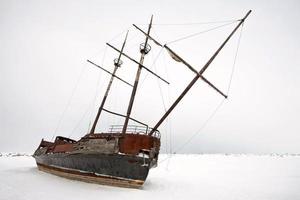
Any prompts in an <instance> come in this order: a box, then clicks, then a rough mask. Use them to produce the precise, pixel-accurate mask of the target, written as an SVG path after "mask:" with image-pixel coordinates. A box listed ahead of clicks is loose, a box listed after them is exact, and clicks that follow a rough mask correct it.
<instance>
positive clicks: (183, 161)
mask: <svg viewBox="0 0 300 200" xmlns="http://www.w3.org/2000/svg"><path fill="white" fill-rule="evenodd" d="M12 155H13V154H11V155H9V156H7V155H2V156H1V157H0V200H19V199H28V200H34V199H42V200H48V199H49V200H50V199H51V200H53V199H64V200H67V199H72V200H76V199H85V200H90V199H98V200H99V199H114V200H115V199H122V200H127V199H130V200H134V199H143V200H144V199H152V200H153V199H164V200H165V199H184V200H187V199H218V200H220V199H222V200H223V199H243V200H247V199H255V200H260V199H262V200H265V199H272V200H274V199H275V200H276V199H282V200H286V199H293V200H296V199H300V156H299V155H283V156H280V155H260V156H259V155H218V154H215V155H206V154H204V155H174V156H172V157H171V159H168V160H165V161H164V162H162V163H161V164H160V165H159V167H158V168H155V169H152V170H151V171H150V174H149V176H148V178H147V181H146V183H145V184H144V186H143V188H141V189H126V188H117V187H110V186H102V185H96V184H89V183H83V182H79V181H72V180H68V179H64V178H60V177H57V176H54V175H50V174H47V173H44V172H40V171H38V170H37V168H36V165H35V162H34V159H33V158H32V157H30V156H26V155H23V156H20V155H19V156H12ZM165 158H166V156H165V155H164V156H161V160H163V159H165Z"/></svg>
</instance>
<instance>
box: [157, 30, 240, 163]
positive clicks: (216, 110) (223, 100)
mask: <svg viewBox="0 0 300 200" xmlns="http://www.w3.org/2000/svg"><path fill="white" fill-rule="evenodd" d="M243 25H244V24H242V27H241V31H240V34H239V37H238V42H237V47H236V51H235V55H234V61H233V66H232V70H231V74H230V79H229V84H228V89H227V95H228V94H229V91H230V86H231V83H232V78H233V74H234V70H235V66H236V60H237V56H238V50H239V47H240V42H241V37H242V32H243ZM224 102H225V98H224V99H222V101H221V102H220V103H219V104H218V106H217V107H216V108H215V110H214V111H213V112H212V114H211V115H210V116H209V117H208V119H207V120H206V121H205V122H204V123H203V125H202V126H201V127H200V129H198V131H196V132H195V133H194V134H193V135H192V136H191V137H190V138H189V139H188V140H186V142H185V143H183V144H182V145H181V146H179V147H178V148H177V149H176V150H175V151H173V152H172V151H171V154H169V155H167V157H166V158H165V159H163V160H162V161H160V164H161V163H163V162H164V161H166V160H169V159H170V158H171V157H172V155H173V154H176V153H177V152H178V151H180V150H182V149H183V148H184V147H185V146H186V145H188V144H189V143H190V142H191V141H192V139H193V138H195V137H196V136H197V135H198V134H199V133H200V132H201V131H202V130H203V129H204V128H205V127H206V125H207V124H208V122H209V121H210V120H211V119H212V118H213V117H214V116H215V115H216V113H217V112H218V110H219V109H220V108H221V106H222V105H223V103H224Z"/></svg>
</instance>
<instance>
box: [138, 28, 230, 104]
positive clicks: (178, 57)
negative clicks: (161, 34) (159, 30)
mask: <svg viewBox="0 0 300 200" xmlns="http://www.w3.org/2000/svg"><path fill="white" fill-rule="evenodd" d="M133 26H134V27H135V28H136V29H137V30H139V31H140V32H142V33H143V34H144V35H145V36H146V37H149V39H151V40H152V41H153V42H154V43H155V44H157V45H158V46H160V47H163V48H166V49H167V50H168V51H169V52H170V53H171V54H172V55H173V56H174V57H175V58H176V59H177V61H180V62H182V63H183V64H184V65H186V66H187V67H188V68H189V69H190V70H191V71H193V72H194V73H196V74H198V71H197V70H196V69H195V68H193V67H192V66H191V65H190V64H189V63H187V62H186V61H185V60H184V59H182V58H181V57H180V56H179V55H178V54H176V53H175V52H174V51H173V50H172V49H170V47H168V46H167V45H162V44H161V43H159V42H158V41H157V40H155V39H154V38H153V37H151V36H150V35H148V34H147V33H146V32H144V31H143V30H142V29H140V28H139V27H138V26H136V25H135V24H133ZM200 78H201V79H202V80H203V81H204V82H206V83H207V84H208V85H209V86H211V87H212V88H213V89H215V90H216V91H217V92H218V93H220V94H221V95H222V96H223V97H225V98H227V95H225V94H224V93H223V92H222V91H221V90H219V89H218V88H217V87H216V86H214V85H213V84H212V83H211V82H209V81H208V80H207V79H206V78H205V77H204V76H202V75H200Z"/></svg>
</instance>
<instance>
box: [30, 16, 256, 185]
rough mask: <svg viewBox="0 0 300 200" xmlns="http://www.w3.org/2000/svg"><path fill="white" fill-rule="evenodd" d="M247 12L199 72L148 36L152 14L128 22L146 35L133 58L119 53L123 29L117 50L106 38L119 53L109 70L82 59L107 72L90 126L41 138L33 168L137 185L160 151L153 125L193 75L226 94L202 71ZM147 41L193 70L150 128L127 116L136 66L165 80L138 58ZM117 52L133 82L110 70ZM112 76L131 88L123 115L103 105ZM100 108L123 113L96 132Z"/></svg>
mask: <svg viewBox="0 0 300 200" xmlns="http://www.w3.org/2000/svg"><path fill="white" fill-rule="evenodd" d="M250 13H251V10H250V11H249V12H248V13H247V14H246V15H245V17H244V18H242V19H240V20H238V21H239V23H238V24H237V26H236V27H235V28H234V29H233V31H232V32H231V33H230V35H229V36H228V37H227V39H226V40H225V41H224V42H223V43H222V44H221V46H220V47H219V48H218V49H217V50H216V52H215V53H214V54H213V55H212V57H211V58H210V59H209V60H208V61H207V63H206V64H205V65H204V66H203V68H202V69H201V70H200V71H197V70H195V69H194V68H193V67H192V66H191V65H190V64H188V63H187V62H186V61H185V60H184V59H183V58H181V57H180V56H179V55H178V54H177V53H175V52H174V51H173V50H172V49H171V48H170V47H169V46H167V45H162V44H161V43H160V42H158V41H157V40H155V39H154V38H153V37H152V36H150V31H151V27H152V17H151V21H150V23H149V26H148V30H147V32H144V31H143V30H142V29H140V28H139V27H137V26H136V25H134V27H135V28H136V29H138V30H139V31H140V32H141V33H143V34H144V35H145V37H146V38H145V42H144V43H143V44H141V46H140V53H141V57H140V61H139V62H138V61H136V60H134V59H133V58H131V57H130V56H128V55H127V54H125V53H124V52H123V51H124V46H125V44H126V40H127V34H128V32H127V34H126V37H125V40H124V42H123V45H122V48H121V50H118V49H117V48H115V47H114V46H112V45H110V44H108V43H107V45H108V46H109V47H111V48H112V49H114V50H115V51H117V52H118V53H119V56H118V58H116V59H115V60H114V70H113V72H112V73H111V72H108V71H106V70H105V69H103V68H102V67H101V66H99V65H97V64H95V63H93V62H92V61H89V60H88V62H90V63H91V64H93V65H95V66H97V67H99V68H101V69H103V70H105V71H106V72H107V73H109V74H110V75H111V78H110V81H109V83H108V86H107V89H106V92H105V95H104V97H103V99H102V102H101V104H100V107H99V110H98V113H97V115H96V117H95V120H94V123H93V126H92V128H91V130H90V131H89V133H88V134H86V135H84V136H83V137H82V138H81V139H79V140H78V141H75V140H73V139H70V138H66V137H62V136H57V137H56V139H55V141H54V142H49V141H45V140H43V139H42V141H41V143H40V145H39V146H38V148H37V150H36V151H35V153H34V155H33V156H34V158H35V160H36V163H37V166H38V168H39V169H40V170H42V171H45V172H49V173H52V174H55V175H59V176H63V177H66V178H70V179H75V180H81V181H86V182H93V183H100V184H107V185H114V186H122V187H134V188H139V187H141V186H142V185H143V183H144V182H145V180H146V178H147V175H148V172H149V170H150V169H151V168H153V167H156V166H157V162H158V155H159V151H160V132H159V131H158V128H159V127H160V125H161V124H162V123H163V122H164V120H165V119H166V118H167V117H168V115H169V114H170V113H171V112H172V110H173V109H174V108H175V107H176V106H177V104H178V103H179V102H180V100H181V99H182V98H183V97H184V96H185V94H186V93H187V92H188V91H189V90H190V89H191V87H192V86H193V85H194V83H195V82H196V81H197V80H199V79H202V80H203V81H204V82H206V83H207V84H208V85H209V86H211V87H212V88H213V89H215V90H216V91H217V92H218V93H220V94H221V95H223V96H224V97H225V98H227V96H226V95H225V94H224V93H222V92H221V91H220V90H219V89H217V88H216V87H215V86H214V85H213V84H212V83H210V82H209V81H208V80H207V79H206V78H205V77H204V76H203V75H202V74H203V73H204V71H205V70H206V69H207V68H208V66H209V65H210V64H211V62H212V61H213V60H214V58H215V57H216V56H217V55H218V53H219V52H220V51H221V50H222V48H223V47H224V46H225V44H226V43H227V42H228V40H229V39H230V38H231V37H232V35H233V34H234V33H235V32H236V30H237V29H238V28H239V27H240V26H241V25H242V24H243V23H244V20H245V19H246V18H247V17H248V15H249V14H250ZM149 41H152V42H154V43H155V44H156V45H158V46H161V47H162V48H165V49H166V50H167V51H168V52H169V53H170V54H171V56H172V58H174V59H175V60H176V61H179V62H182V63H183V64H184V65H186V66H187V67H188V68H189V69H190V70H192V71H193V72H194V73H195V77H194V78H193V79H192V80H191V82H190V83H189V84H188V86H187V87H186V88H185V89H184V90H183V92H182V93H181V94H180V95H179V97H178V98H177V99H176V100H175V102H174V103H173V104H172V105H171V106H170V108H169V109H168V110H167V111H166V112H165V114H164V115H163V116H162V117H161V119H160V120H159V121H158V122H157V123H156V125H155V126H154V127H153V128H150V127H149V126H148V125H147V124H145V123H142V122H140V121H138V120H136V119H133V118H132V117H131V110H132V107H133V104H134V99H135V95H136V91H137V87H138V83H139V78H140V74H141V71H142V69H145V70H146V71H148V72H149V73H151V74H153V75H154V76H156V77H157V78H159V79H160V80H162V81H164V82H166V83H168V82H167V81H166V80H165V79H163V78H162V77H160V76H159V75H157V74H156V73H154V72H153V71H151V70H150V69H148V68H147V67H145V66H144V65H143V62H144V58H145V56H146V55H147V53H148V52H149V51H150V49H151V47H150V45H149ZM122 56H124V57H126V58H128V59H129V60H131V61H133V62H134V63H136V64H137V65H138V69H137V72H136V77H135V81H134V84H133V85H132V84H130V83H129V82H127V81H125V80H123V79H121V78H120V77H118V76H117V75H116V71H117V70H118V68H119V67H120V66H121V65H122V60H121V57H122ZM114 78H117V79H119V80H120V81H122V82H123V83H125V84H127V85H129V86H131V87H132V93H131V97H130V101H129V105H128V108H127V113H126V115H122V114H118V113H115V112H112V111H109V110H107V109H105V108H104V105H105V102H106V99H107V97H108V95H109V91H110V88H111V86H112V83H113V80H114ZM102 111H105V112H108V113H111V114H114V115H117V116H121V117H124V118H125V122H124V124H123V125H120V126H116V125H114V126H112V127H111V129H110V131H108V132H102V133H96V132H95V130H96V125H97V122H98V119H99V117H100V114H101V112H102ZM130 120H132V121H134V122H137V123H139V124H141V126H131V125H129V121H130Z"/></svg>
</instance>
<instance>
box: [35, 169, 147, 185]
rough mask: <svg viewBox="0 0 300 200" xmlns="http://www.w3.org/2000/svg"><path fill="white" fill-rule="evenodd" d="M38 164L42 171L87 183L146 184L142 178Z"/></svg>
mask: <svg viewBox="0 0 300 200" xmlns="http://www.w3.org/2000/svg"><path fill="white" fill-rule="evenodd" d="M37 166H38V169H39V170H41V171H44V172H47V173H50V174H54V175H56V176H60V177H64V178H68V179H71V180H77V181H84V182H87V183H96V184H101V185H110V186H117V187H126V188H140V187H141V186H142V185H143V184H144V181H142V180H130V179H119V178H116V177H108V176H101V175H95V174H94V173H86V172H80V171H76V170H70V169H62V168H57V167H51V166H47V165H43V164H39V163H37Z"/></svg>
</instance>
